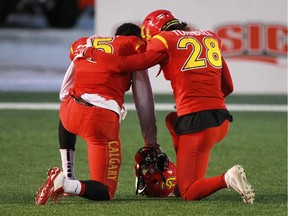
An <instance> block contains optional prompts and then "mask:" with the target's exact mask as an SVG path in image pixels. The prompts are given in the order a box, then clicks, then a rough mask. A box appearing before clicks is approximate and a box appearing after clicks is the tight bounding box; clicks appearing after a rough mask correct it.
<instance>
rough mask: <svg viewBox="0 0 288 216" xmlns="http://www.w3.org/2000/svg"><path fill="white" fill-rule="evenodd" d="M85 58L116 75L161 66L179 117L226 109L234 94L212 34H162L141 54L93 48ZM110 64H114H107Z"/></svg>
mask: <svg viewBox="0 0 288 216" xmlns="http://www.w3.org/2000/svg"><path fill="white" fill-rule="evenodd" d="M85 55H86V56H89V57H91V58H93V59H96V60H97V61H98V62H101V63H102V64H103V63H104V64H105V63H106V67H108V68H109V70H110V71H114V72H121V71H132V70H142V69H145V68H149V67H151V66H153V65H155V64H160V66H161V69H162V70H163V72H164V77H165V78H166V79H167V80H170V82H171V86H172V89H173V93H174V100H175V103H176V109H177V114H178V116H183V115H186V114H189V113H194V112H199V111H203V110H212V109H226V105H225V99H224V97H226V96H227V95H229V94H230V93H231V92H232V91H233V82H232V79H231V75H230V71H229V68H228V66H227V64H226V62H225V60H224V59H223V58H222V55H221V41H220V39H218V38H217V36H216V35H215V34H214V33H213V32H211V31H206V30H198V31H180V30H174V31H163V32H160V33H159V34H157V35H155V36H154V37H153V38H152V39H151V40H149V41H148V43H147V50H146V52H144V53H141V54H138V55H132V56H127V57H123V56H119V55H109V54H106V53H103V52H99V51H97V50H96V49H93V48H88V49H87V50H86V52H85ZM110 61H111V62H114V63H113V64H107V63H108V62H110Z"/></svg>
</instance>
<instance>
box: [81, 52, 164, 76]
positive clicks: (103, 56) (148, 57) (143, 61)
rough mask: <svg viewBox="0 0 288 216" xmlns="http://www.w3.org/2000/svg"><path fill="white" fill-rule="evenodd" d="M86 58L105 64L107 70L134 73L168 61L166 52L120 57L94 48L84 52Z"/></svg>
mask: <svg viewBox="0 0 288 216" xmlns="http://www.w3.org/2000/svg"><path fill="white" fill-rule="evenodd" d="M83 55H84V57H86V58H91V59H92V60H94V61H96V62H101V63H102V64H105V68H106V69H108V70H111V71H114V72H134V71H140V70H145V69H147V68H150V67H152V66H154V65H156V64H159V63H160V62H161V61H163V60H164V59H166V57H167V54H166V53H165V52H160V51H154V50H149V51H147V52H144V53H140V54H135V55H130V56H119V55H116V54H110V53H105V52H102V51H99V50H97V49H95V48H93V47H88V48H87V49H85V50H84V52H83Z"/></svg>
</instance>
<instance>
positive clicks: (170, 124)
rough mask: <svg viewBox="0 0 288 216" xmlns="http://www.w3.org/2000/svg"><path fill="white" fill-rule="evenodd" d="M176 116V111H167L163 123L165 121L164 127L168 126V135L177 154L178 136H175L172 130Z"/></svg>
mask: <svg viewBox="0 0 288 216" xmlns="http://www.w3.org/2000/svg"><path fill="white" fill-rule="evenodd" d="M176 117H177V113H176V112H171V113H169V114H168V115H167V116H166V118H165V123H166V127H167V128H168V130H169V132H170V135H171V137H172V141H173V145H174V150H175V152H176V154H177V151H178V144H179V136H177V135H176V133H175V131H174V122H175V119H176Z"/></svg>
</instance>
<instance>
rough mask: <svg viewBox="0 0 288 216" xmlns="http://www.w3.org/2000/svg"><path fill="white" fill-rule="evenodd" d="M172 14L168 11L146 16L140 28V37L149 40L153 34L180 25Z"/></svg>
mask: <svg viewBox="0 0 288 216" xmlns="http://www.w3.org/2000/svg"><path fill="white" fill-rule="evenodd" d="M180 23H181V21H180V20H178V19H177V18H176V17H175V16H174V15H173V14H172V12H170V11H168V10H156V11H153V12H152V13H150V14H148V16H146V18H145V19H144V21H143V23H142V26H141V36H142V38H143V39H144V40H150V39H151V37H153V36H154V35H155V34H158V33H159V32H160V31H163V30H166V29H167V28H169V27H170V26H172V25H175V24H180Z"/></svg>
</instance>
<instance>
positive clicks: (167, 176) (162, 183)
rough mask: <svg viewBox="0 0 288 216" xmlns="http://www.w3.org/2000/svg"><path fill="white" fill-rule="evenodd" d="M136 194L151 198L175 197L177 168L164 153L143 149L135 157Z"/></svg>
mask: <svg viewBox="0 0 288 216" xmlns="http://www.w3.org/2000/svg"><path fill="white" fill-rule="evenodd" d="M135 161H136V165H135V171H136V185H135V186H136V194H142V195H146V196H149V197H168V196H174V190H175V187H176V166H175V165H174V163H173V162H172V161H170V160H169V158H168V157H167V155H166V154H165V153H163V152H161V153H159V152H157V151H156V149H155V148H153V147H144V148H141V149H140V150H139V151H138V152H137V153H136V155H135Z"/></svg>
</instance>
